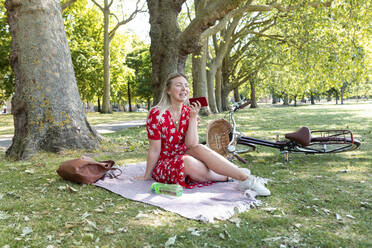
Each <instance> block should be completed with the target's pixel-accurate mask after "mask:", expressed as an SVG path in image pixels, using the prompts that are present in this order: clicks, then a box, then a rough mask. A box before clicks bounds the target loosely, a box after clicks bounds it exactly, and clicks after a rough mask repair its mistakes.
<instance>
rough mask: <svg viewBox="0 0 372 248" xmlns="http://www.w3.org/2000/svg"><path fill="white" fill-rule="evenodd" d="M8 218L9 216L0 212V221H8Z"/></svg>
mask: <svg viewBox="0 0 372 248" xmlns="http://www.w3.org/2000/svg"><path fill="white" fill-rule="evenodd" d="M9 218H10V215H9V214H7V213H5V212H3V211H0V220H6V219H9Z"/></svg>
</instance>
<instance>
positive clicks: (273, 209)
mask: <svg viewBox="0 0 372 248" xmlns="http://www.w3.org/2000/svg"><path fill="white" fill-rule="evenodd" d="M261 210H263V211H266V212H270V213H272V212H274V211H276V210H278V209H277V208H270V207H268V208H261Z"/></svg>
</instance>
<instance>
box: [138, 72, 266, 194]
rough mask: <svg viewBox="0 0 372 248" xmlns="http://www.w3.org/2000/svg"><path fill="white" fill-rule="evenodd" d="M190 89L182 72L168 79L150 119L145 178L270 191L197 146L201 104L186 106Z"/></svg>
mask: <svg viewBox="0 0 372 248" xmlns="http://www.w3.org/2000/svg"><path fill="white" fill-rule="evenodd" d="M189 93H190V89H189V86H188V83H187V78H186V76H185V75H183V74H181V73H172V74H170V75H169V76H168V79H167V81H166V87H165V89H164V91H163V95H162V98H161V100H160V102H159V104H158V105H157V106H155V107H154V108H152V109H151V111H150V113H149V116H148V119H147V124H146V126H147V133H148V138H149V142H150V147H149V151H148V155H147V166H146V171H145V175H144V176H141V177H137V179H139V180H149V179H151V177H152V178H153V179H155V180H156V181H158V182H162V183H173V184H180V185H181V186H183V187H186V188H193V187H195V186H203V185H210V184H212V183H214V181H227V180H228V178H229V177H231V178H233V179H236V180H239V181H240V182H239V189H240V190H243V191H244V190H246V189H251V190H253V191H256V193H257V194H258V195H263V196H267V195H270V191H269V190H268V189H267V188H266V187H265V186H264V185H263V184H262V183H261V182H260V181H259V180H257V178H256V177H254V176H252V175H250V172H249V170H248V169H239V168H238V167H236V166H235V165H234V164H232V163H231V162H230V161H228V160H227V159H225V158H224V157H223V156H221V155H220V154H218V153H216V152H214V151H213V150H211V149H210V148H208V147H206V146H204V145H201V144H198V141H199V138H198V132H197V131H198V130H197V125H198V113H199V110H200V107H201V106H200V103H199V102H197V103H194V104H193V105H190V106H186V105H185V103H186V102H188V97H189Z"/></svg>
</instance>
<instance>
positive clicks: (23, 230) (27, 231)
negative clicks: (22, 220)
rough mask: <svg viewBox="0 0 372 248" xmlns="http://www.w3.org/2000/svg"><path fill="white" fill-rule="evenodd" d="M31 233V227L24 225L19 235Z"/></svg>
mask: <svg viewBox="0 0 372 248" xmlns="http://www.w3.org/2000/svg"><path fill="white" fill-rule="evenodd" d="M31 233H32V228H31V227H28V226H26V227H25V228H23V229H22V234H21V236H22V237H24V236H26V235H29V234H31Z"/></svg>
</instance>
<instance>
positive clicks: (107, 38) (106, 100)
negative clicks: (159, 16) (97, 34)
mask: <svg viewBox="0 0 372 248" xmlns="http://www.w3.org/2000/svg"><path fill="white" fill-rule="evenodd" d="M92 2H93V3H94V4H95V5H96V6H97V7H98V8H99V9H100V10H101V11H102V13H103V27H104V29H103V30H104V34H103V47H104V52H103V54H104V59H103V68H104V69H103V70H104V75H103V79H104V83H103V105H102V111H101V112H102V113H110V112H111V111H112V110H111V109H110V93H111V86H110V43H111V41H112V39H113V38H114V36H115V34H116V31H117V30H118V28H119V27H120V26H123V25H125V24H127V23H128V22H130V21H131V20H133V19H134V18H135V17H136V15H137V13H140V12H144V10H143V7H142V6H141V4H140V0H137V3H136V9H135V10H134V11H133V12H132V13H131V14H130V15H129V16H128V17H127V18H125V17H124V16H123V18H122V19H121V20H119V18H118V17H117V16H116V15H115V13H114V12H113V11H112V7H113V5H112V4H113V3H114V0H110V1H109V0H103V3H100V2H101V1H98V0H92ZM122 7H123V6H122ZM111 17H115V18H116V24H114V27H113V28H112V29H110V24H111V21H110V18H111Z"/></svg>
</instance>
